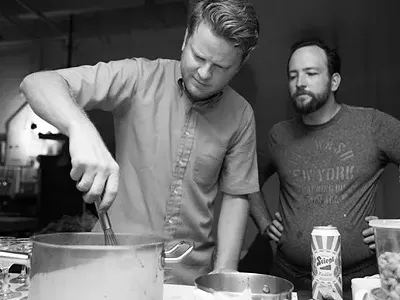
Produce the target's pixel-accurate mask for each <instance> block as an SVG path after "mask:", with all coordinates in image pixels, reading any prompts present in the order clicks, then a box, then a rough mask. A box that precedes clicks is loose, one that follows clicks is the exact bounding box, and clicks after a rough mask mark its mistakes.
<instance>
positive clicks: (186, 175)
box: [57, 58, 259, 284]
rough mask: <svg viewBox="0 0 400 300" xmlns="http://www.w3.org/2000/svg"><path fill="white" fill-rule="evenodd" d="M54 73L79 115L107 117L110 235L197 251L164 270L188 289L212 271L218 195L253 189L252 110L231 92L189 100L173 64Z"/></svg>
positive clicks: (128, 62)
mask: <svg viewBox="0 0 400 300" xmlns="http://www.w3.org/2000/svg"><path fill="white" fill-rule="evenodd" d="M57 72H58V73H59V74H60V75H61V76H63V78H64V79H65V80H66V82H67V83H68V85H69V88H70V91H71V95H72V96H73V97H74V99H75V100H76V102H77V104H78V105H79V106H81V107H84V108H85V109H91V108H100V109H103V110H106V111H112V113H113V117H114V127H115V138H116V160H117V162H118V164H119V166H120V174H121V178H120V185H119V190H118V195H117V197H116V199H115V201H114V203H113V205H112V206H111V208H110V210H109V215H110V219H111V222H112V225H113V228H114V231H116V232H129V233H141V234H144V233H146V234H147V233H156V234H161V235H163V236H166V237H171V238H172V239H173V240H174V242H176V241H177V240H188V241H191V242H194V244H195V249H194V250H193V251H192V253H191V254H190V255H189V256H187V257H186V258H185V259H184V260H183V261H182V262H181V263H178V264H171V265H167V266H166V267H165V278H166V282H169V283H183V284H193V281H194V279H195V278H196V277H197V276H200V275H203V274H205V273H207V272H209V271H210V270H211V256H212V253H213V249H214V246H215V243H214V238H213V235H212V224H213V218H214V209H213V208H214V200H215V198H216V196H217V192H218V191H219V190H220V191H222V192H223V193H228V194H232V195H246V194H249V193H253V192H256V191H258V190H259V187H258V175H257V159H256V152H255V148H256V142H255V122H254V114H253V110H252V108H251V106H250V105H249V103H248V102H247V101H246V100H245V99H244V98H243V97H241V96H240V95H239V94H237V93H236V92H235V91H234V90H233V89H231V88H229V87H226V88H225V89H224V90H223V91H222V92H221V93H218V94H217V95H215V96H213V97H211V98H210V99H208V100H205V101H200V102H194V101H192V100H191V99H190V97H189V96H188V95H187V93H186V92H185V89H184V85H183V82H182V79H181V78H182V74H181V70H180V62H178V61H175V60H166V59H158V60H147V59H143V58H135V59H125V60H120V61H111V62H108V63H98V64H96V65H95V66H80V67H75V68H70V69H62V70H58V71H57ZM168 246H169V245H168V244H167V247H168Z"/></svg>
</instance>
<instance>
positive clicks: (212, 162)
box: [193, 144, 226, 187]
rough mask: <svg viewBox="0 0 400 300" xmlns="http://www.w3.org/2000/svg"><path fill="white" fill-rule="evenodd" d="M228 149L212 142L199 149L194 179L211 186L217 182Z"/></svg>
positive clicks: (202, 184) (198, 182)
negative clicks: (205, 147)
mask: <svg viewBox="0 0 400 300" xmlns="http://www.w3.org/2000/svg"><path fill="white" fill-rule="evenodd" d="M225 153H226V149H225V148H223V147H221V146H218V145H215V144H212V145H209V144H208V145H207V149H201V150H200V151H197V153H196V158H195V167H194V174H193V180H194V181H195V182H196V183H197V184H198V185H200V186H205V187H211V186H213V185H214V184H216V183H217V181H218V177H219V173H220V171H221V167H222V164H223V161H224V157H225Z"/></svg>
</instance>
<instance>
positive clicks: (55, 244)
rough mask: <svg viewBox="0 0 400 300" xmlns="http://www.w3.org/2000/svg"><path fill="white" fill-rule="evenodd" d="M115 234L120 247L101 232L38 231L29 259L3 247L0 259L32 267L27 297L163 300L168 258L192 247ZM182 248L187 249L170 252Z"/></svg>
mask: <svg viewBox="0 0 400 300" xmlns="http://www.w3.org/2000/svg"><path fill="white" fill-rule="evenodd" d="M116 238H117V241H118V246H105V245H104V235H103V233H57V234H44V235H37V236H34V237H33V238H32V241H33V250H32V255H31V257H30V258H29V257H25V260H24V257H23V254H21V253H9V252H6V251H1V253H0V259H2V258H3V259H7V257H8V258H9V259H13V260H14V261H15V262H16V263H19V264H21V263H24V264H26V265H28V266H30V268H31V269H30V280H31V283H30V288H29V296H28V299H29V300H54V299H57V300H71V299H79V300H99V299H110V300H114V299H118V300H133V299H140V300H160V299H162V297H163V280H164V272H163V266H164V263H175V262H179V261H180V260H182V259H183V258H184V257H185V256H186V255H187V254H189V252H190V251H191V250H192V249H193V246H192V245H190V244H188V243H186V242H178V243H177V244H176V245H175V247H173V248H172V249H170V250H168V251H166V250H164V243H165V242H166V239H164V238H162V237H158V236H152V235H132V234H116ZM182 247H186V250H185V251H184V252H183V254H181V255H180V256H179V257H169V256H170V255H171V256H173V254H174V252H178V251H179V252H180V253H182ZM10 256H11V257H10Z"/></svg>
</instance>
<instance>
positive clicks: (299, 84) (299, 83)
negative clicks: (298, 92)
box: [296, 75, 306, 88]
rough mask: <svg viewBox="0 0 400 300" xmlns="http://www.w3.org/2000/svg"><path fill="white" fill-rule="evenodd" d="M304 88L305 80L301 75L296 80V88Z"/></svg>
mask: <svg viewBox="0 0 400 300" xmlns="http://www.w3.org/2000/svg"><path fill="white" fill-rule="evenodd" d="M305 86H306V80H305V77H304V76H302V75H298V76H297V80H296V87H297V88H304V87H305Z"/></svg>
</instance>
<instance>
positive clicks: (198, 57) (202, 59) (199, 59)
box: [194, 54, 204, 61]
mask: <svg viewBox="0 0 400 300" xmlns="http://www.w3.org/2000/svg"><path fill="white" fill-rule="evenodd" d="M194 58H196V60H198V61H204V58H202V57H200V56H198V55H196V54H195V55H194Z"/></svg>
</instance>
